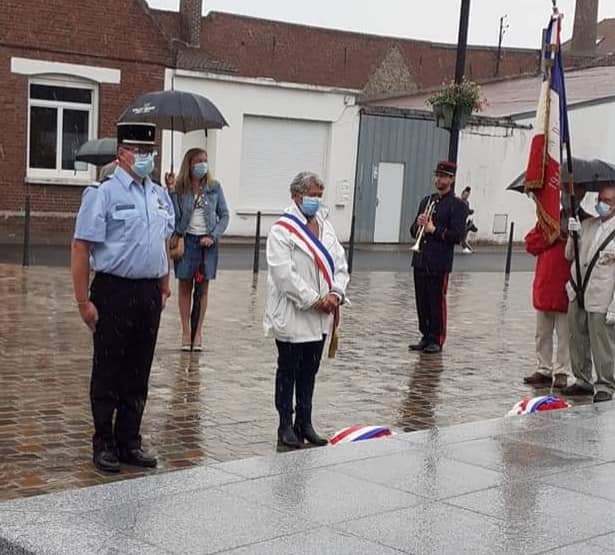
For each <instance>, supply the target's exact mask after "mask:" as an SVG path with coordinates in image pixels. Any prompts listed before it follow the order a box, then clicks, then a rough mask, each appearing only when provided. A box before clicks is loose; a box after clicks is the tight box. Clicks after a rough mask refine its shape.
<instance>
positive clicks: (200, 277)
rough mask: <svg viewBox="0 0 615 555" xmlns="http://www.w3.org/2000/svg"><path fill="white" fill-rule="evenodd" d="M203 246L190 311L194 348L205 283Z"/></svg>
mask: <svg viewBox="0 0 615 555" xmlns="http://www.w3.org/2000/svg"><path fill="white" fill-rule="evenodd" d="M200 248H201V262H200V263H199V267H198V268H197V270H196V273H195V274H194V291H193V293H192V312H190V348H191V349H194V338H195V337H196V328H197V326H198V324H199V316H200V315H201V295H202V294H203V283H205V247H200Z"/></svg>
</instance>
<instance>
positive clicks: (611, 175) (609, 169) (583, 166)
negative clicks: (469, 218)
mask: <svg viewBox="0 0 615 555" xmlns="http://www.w3.org/2000/svg"><path fill="white" fill-rule="evenodd" d="M572 167H573V171H574V184H575V185H579V186H580V187H583V189H585V190H586V191H594V192H597V191H598V189H599V187H600V185H602V184H604V183H615V165H613V164H610V163H609V162H605V161H604V160H599V159H598V158H594V159H593V160H584V159H583V158H573V159H572ZM561 172H562V183H561V185H562V188H563V189H564V190H567V188H568V181H569V179H570V174H569V173H568V168H567V164H566V163H565V162H564V163H562V165H561ZM524 180H525V172H523V173H522V174H521V175H520V176H519V177H517V178H516V179H515V180H514V181H513V182H512V183H511V184H510V185H509V186H508V187H506V189H507V190H509V191H517V192H518V193H523V192H524V191H523V182H524Z"/></svg>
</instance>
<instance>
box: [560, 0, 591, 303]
mask: <svg viewBox="0 0 615 555" xmlns="http://www.w3.org/2000/svg"><path fill="white" fill-rule="evenodd" d="M552 2H553V14H554V15H559V10H558V9H557V0H552ZM558 32H559V25H558ZM558 48H561V44H560V43H559V41H558ZM557 54H558V55H561V54H560V53H559V52H558V53H557ZM562 71H564V68H563V65H562ZM564 144H565V145H566V169H567V170H568V195H569V197H570V212H571V213H570V214H568V216H569V217H571V218H575V217H576V216H577V203H576V196H575V191H574V168H573V162H572V146H571V144H570V132H569V133H568V136H567V139H566V141H565V142H564ZM572 245H573V247H574V269H575V274H576V283H577V302H578V304H579V307H580V308H585V306H584V305H585V300H584V298H583V291H582V289H581V288H582V286H583V281H582V277H581V260H580V257H579V233H578V232H577V231H573V232H572Z"/></svg>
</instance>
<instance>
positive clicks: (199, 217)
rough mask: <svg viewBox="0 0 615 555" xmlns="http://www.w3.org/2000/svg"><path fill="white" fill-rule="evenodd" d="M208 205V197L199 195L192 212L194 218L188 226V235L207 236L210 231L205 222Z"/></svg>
mask: <svg viewBox="0 0 615 555" xmlns="http://www.w3.org/2000/svg"><path fill="white" fill-rule="evenodd" d="M206 204H207V197H206V196H205V195H202V194H199V196H198V198H197V200H196V202H195V204H194V210H193V211H192V217H191V218H190V223H189V224H188V229H186V233H190V234H191V235H207V234H208V233H209V230H208V229H207V223H206V220H205V205H206Z"/></svg>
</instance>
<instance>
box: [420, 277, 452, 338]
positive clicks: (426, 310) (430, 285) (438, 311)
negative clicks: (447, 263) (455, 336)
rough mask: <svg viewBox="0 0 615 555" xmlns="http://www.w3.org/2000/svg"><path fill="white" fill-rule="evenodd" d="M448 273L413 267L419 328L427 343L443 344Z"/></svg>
mask: <svg viewBox="0 0 615 555" xmlns="http://www.w3.org/2000/svg"><path fill="white" fill-rule="evenodd" d="M447 289H448V273H432V272H425V271H424V270H421V269H418V268H414V294H415V297H416V310H417V313H418V317H419V330H420V332H421V335H422V336H423V339H425V341H427V343H435V344H436V345H440V346H442V345H444V341H445V339H446V291H447Z"/></svg>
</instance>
